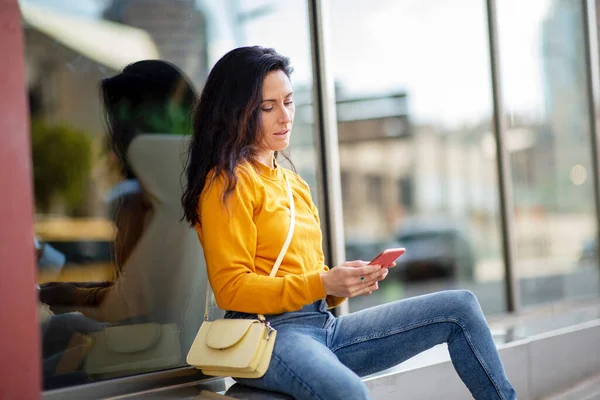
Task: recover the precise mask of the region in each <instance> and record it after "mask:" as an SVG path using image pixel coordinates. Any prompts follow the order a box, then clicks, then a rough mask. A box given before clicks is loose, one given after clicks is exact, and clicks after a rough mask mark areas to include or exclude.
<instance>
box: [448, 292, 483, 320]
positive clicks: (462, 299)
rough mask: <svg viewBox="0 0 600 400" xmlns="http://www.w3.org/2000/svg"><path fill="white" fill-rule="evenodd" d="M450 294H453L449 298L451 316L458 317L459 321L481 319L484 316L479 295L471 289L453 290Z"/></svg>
mask: <svg viewBox="0 0 600 400" xmlns="http://www.w3.org/2000/svg"><path fill="white" fill-rule="evenodd" d="M448 294H449V295H450V296H451V298H450V299H448V304H449V307H450V309H451V317H453V318H456V319H458V320H459V322H467V321H468V320H470V319H472V318H478V319H479V318H481V317H483V313H482V311H481V306H480V305H479V301H478V300H477V296H475V294H473V292H471V291H470V290H465V289H461V290H452V291H450V292H449V293H448Z"/></svg>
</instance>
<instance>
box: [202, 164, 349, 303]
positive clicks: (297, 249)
mask: <svg viewBox="0 0 600 400" xmlns="http://www.w3.org/2000/svg"><path fill="white" fill-rule="evenodd" d="M284 175H285V176H286V177H287V178H288V180H289V182H290V185H291V187H292V192H293V194H294V204H295V207H296V226H295V229H294V235H293V237H292V241H291V243H290V246H289V249H288V251H287V253H286V254H285V257H284V258H283V262H282V263H281V266H280V267H279V271H278V272H277V276H275V277H269V274H270V272H271V269H272V268H273V265H274V264H275V259H276V258H277V256H278V255H279V251H280V250H281V247H282V246H283V242H284V241H285V238H286V236H287V233H288V229H289V221H290V209H289V200H288V195H287V189H286V185H285V181H284ZM237 176H238V183H237V186H236V188H235V190H234V192H233V193H232V194H231V196H230V197H229V198H228V200H227V207H225V206H224V205H223V202H222V193H223V179H222V178H219V179H218V180H216V181H215V182H214V183H213V184H212V185H211V184H209V183H208V180H207V186H206V187H205V188H204V191H203V192H202V195H201V197H200V204H199V214H200V221H201V223H200V224H197V225H196V230H197V232H198V238H199V239H200V243H201V244H202V248H203V250H204V257H205V260H206V267H207V270H208V279H209V281H210V285H211V287H212V289H213V291H214V293H215V298H216V301H217V305H218V306H219V308H221V309H223V310H230V311H240V312H246V313H252V314H255V313H260V314H279V313H282V312H288V311H295V310H298V309H300V308H302V307H303V306H304V305H306V304H310V303H313V302H314V301H316V300H319V299H323V298H325V297H326V295H325V289H324V288H323V283H322V282H321V277H320V275H319V274H320V273H322V272H325V271H327V270H328V268H327V266H325V265H324V263H323V261H324V257H323V250H322V243H321V240H322V237H321V229H320V225H319V217H318V214H317V209H316V207H315V205H314V204H313V202H312V199H311V196H310V189H309V187H308V185H307V184H306V182H304V180H302V178H300V176H298V175H297V174H295V173H293V172H292V171H290V170H287V169H284V168H282V167H277V168H275V169H271V168H269V167H267V166H265V165H263V164H258V165H256V166H252V165H250V164H249V163H243V164H241V165H240V166H239V167H238V169H237ZM344 300H345V299H343V298H337V297H332V296H328V297H327V303H328V305H329V306H330V307H335V306H337V305H339V304H340V303H342V302H343V301H344Z"/></svg>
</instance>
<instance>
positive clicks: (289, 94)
mask: <svg viewBox="0 0 600 400" xmlns="http://www.w3.org/2000/svg"><path fill="white" fill-rule="evenodd" d="M293 94H294V92H289V93H288V94H286V95H285V98H286V99H287V98H288V97H290V96H291V95H293ZM267 101H277V100H276V99H264V100H263V101H262V102H263V103H264V102H267Z"/></svg>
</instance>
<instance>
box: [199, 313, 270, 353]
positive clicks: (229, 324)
mask: <svg viewBox="0 0 600 400" xmlns="http://www.w3.org/2000/svg"><path fill="white" fill-rule="evenodd" d="M253 324H261V322H260V321H259V320H257V319H218V320H216V321H213V322H212V323H211V324H210V329H209V330H208V333H207V334H206V345H207V346H208V347H211V348H213V349H226V348H228V347H231V346H233V345H234V344H236V343H237V342H239V341H240V340H241V339H242V338H243V337H244V335H245V334H246V333H247V332H248V330H249V329H250V327H251V326H252V325H253Z"/></svg>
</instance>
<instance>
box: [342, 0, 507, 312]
mask: <svg viewBox="0 0 600 400" xmlns="http://www.w3.org/2000/svg"><path fill="white" fill-rule="evenodd" d="M330 6H331V9H330V15H331V21H330V27H331V37H332V41H331V52H330V57H331V62H332V64H333V72H334V76H335V81H336V98H337V118H338V135H339V150H340V163H341V165H340V166H341V171H342V177H341V179H342V197H343V204H344V230H345V235H346V255H347V258H349V259H364V260H369V259H371V258H373V257H374V256H375V255H377V253H379V252H380V251H381V250H382V249H383V248H386V247H390V246H400V247H405V248H406V254H405V255H404V256H402V257H401V258H400V259H399V260H398V261H397V262H398V265H397V266H396V267H395V268H394V269H392V270H391V271H390V274H389V276H388V278H387V279H386V281H384V282H382V284H381V286H380V289H379V290H378V291H377V292H375V293H373V294H372V295H371V296H369V297H363V298H355V299H352V300H351V302H350V309H351V311H352V310H358V309H362V308H365V307H368V306H370V305H373V304H377V303H382V302H387V301H392V300H397V299H401V298H404V297H410V296H414V295H418V294H423V293H428V292H433V291H437V290H441V289H450V288H468V289H471V290H472V291H473V292H475V293H476V294H477V296H478V297H479V299H480V301H481V304H482V307H483V309H484V311H486V312H488V313H497V312H502V311H504V310H505V300H504V287H503V278H504V273H503V265H502V251H501V250H502V244H501V236H500V228H499V211H498V183H497V170H496V160H495V153H494V149H495V140H494V136H493V133H492V127H491V117H492V114H493V109H492V96H491V80H490V67H489V47H488V39H487V38H488V35H487V25H486V9H485V2H484V1H481V0H460V1H453V2H447V1H433V2H432V1H428V2H422V1H411V0H403V1H378V2H375V3H374V2H369V1H364V0H333V1H331V2H330ZM348 21H360V23H357V24H354V25H353V27H352V29H348Z"/></svg>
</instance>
